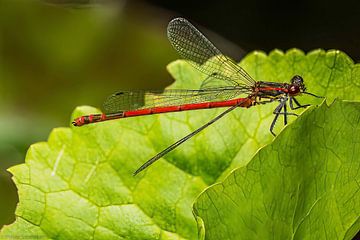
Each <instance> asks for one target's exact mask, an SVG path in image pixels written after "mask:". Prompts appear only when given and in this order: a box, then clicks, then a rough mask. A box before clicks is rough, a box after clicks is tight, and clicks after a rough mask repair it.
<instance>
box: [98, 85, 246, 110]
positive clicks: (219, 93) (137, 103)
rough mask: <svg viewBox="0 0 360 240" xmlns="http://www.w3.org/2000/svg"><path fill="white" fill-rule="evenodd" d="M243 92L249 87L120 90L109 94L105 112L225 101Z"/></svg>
mask: <svg viewBox="0 0 360 240" xmlns="http://www.w3.org/2000/svg"><path fill="white" fill-rule="evenodd" d="M242 93H246V94H248V93H249V89H248V88H242V87H237V88H234V87H228V88H217V89H207V90H201V89H200V90H182V89H169V90H165V91H163V92H148V91H119V92H116V93H114V94H112V95H111V96H109V97H108V98H107V99H106V100H105V102H104V104H103V111H104V112H105V113H117V112H120V111H128V110H136V109H144V108H152V107H166V106H178V105H183V104H191V103H199V102H206V101H224V100H229V99H232V98H235V97H236V96H238V95H240V94H242Z"/></svg>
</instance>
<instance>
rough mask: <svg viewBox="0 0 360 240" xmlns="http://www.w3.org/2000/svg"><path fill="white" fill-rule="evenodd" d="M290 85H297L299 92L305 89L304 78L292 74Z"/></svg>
mask: <svg viewBox="0 0 360 240" xmlns="http://www.w3.org/2000/svg"><path fill="white" fill-rule="evenodd" d="M291 85H293V86H294V87H298V89H299V90H300V91H301V92H304V91H305V90H306V87H305V84H304V79H303V78H302V77H301V76H299V75H295V76H293V78H292V79H291Z"/></svg>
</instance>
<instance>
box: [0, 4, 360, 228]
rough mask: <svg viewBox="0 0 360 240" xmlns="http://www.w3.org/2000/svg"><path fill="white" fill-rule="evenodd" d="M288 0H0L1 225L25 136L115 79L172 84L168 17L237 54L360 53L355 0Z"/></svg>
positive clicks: (122, 85)
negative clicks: (178, 19) (192, 26)
mask: <svg viewBox="0 0 360 240" xmlns="http://www.w3.org/2000/svg"><path fill="white" fill-rule="evenodd" d="M296 4H297V5H296V6H295V5H292V3H291V4H289V3H288V1H277V2H276V3H275V2H274V1H265V0H263V1H262V0H258V1H241V0H233V1H227V2H225V1H212V0H209V1H187V0H186V1H185V0H183V1H156V0H154V1H151V0H149V1H145V0H144V1H123V0H0V109H1V114H2V115H1V117H0V228H1V227H2V225H4V224H10V223H11V222H12V221H14V219H15V218H14V211H15V207H16V203H17V201H18V197H17V191H16V187H15V185H14V183H13V182H12V181H11V176H10V174H9V173H8V172H7V171H6V169H7V168H8V167H10V166H13V165H15V164H19V163H22V162H23V161H24V158H25V154H26V150H27V148H28V147H29V146H30V145H31V144H32V143H35V142H38V141H46V139H47V136H48V135H49V133H50V131H51V129H53V128H55V127H67V126H69V124H70V121H71V119H70V114H71V112H72V111H73V110H74V108H75V107H76V106H79V105H91V106H96V107H101V104H102V102H103V100H104V99H105V98H106V97H107V96H108V95H110V94H111V93H113V92H115V91H117V90H120V89H122V90H126V89H163V88H164V87H166V86H167V85H169V84H171V82H172V81H173V80H172V79H171V78H170V75H169V74H168V73H167V72H166V69H165V67H166V65H167V64H168V63H169V62H171V61H172V60H175V59H177V58H178V55H177V54H176V52H175V51H174V50H173V49H172V48H171V45H170V44H169V43H168V40H167V38H166V26H167V23H168V22H169V20H170V19H172V18H173V17H176V16H184V17H186V18H188V19H189V20H191V21H192V22H193V23H194V24H195V25H196V26H199V28H200V29H201V30H202V31H204V32H205V33H206V35H207V36H208V37H209V38H210V39H211V40H212V41H213V42H214V43H215V45H217V46H219V48H220V49H221V50H222V51H223V52H224V53H225V54H227V55H230V56H231V57H234V58H235V59H237V60H239V59H240V58H241V56H243V55H244V54H245V52H247V51H251V50H254V49H262V50H266V51H269V50H270V49H273V48H276V47H277V48H280V49H285V50H286V49H288V48H291V47H298V48H301V49H303V50H305V51H308V50H310V49H313V48H319V47H321V48H336V49H340V50H344V51H345V52H347V53H348V54H349V55H350V56H351V57H353V58H354V59H355V60H356V59H360V39H359V36H360V28H359V27H358V26H357V25H356V24H354V21H356V19H358V16H359V15H360V7H359V6H360V4H359V1H358V2H357V5H352V4H347V3H346V1H344V2H343V3H342V5H341V6H339V5H338V4H332V3H331V1H319V2H317V3H314V1H304V2H301V3H300V2H297V3H296ZM201 25H203V26H206V27H207V28H208V29H212V30H214V32H217V33H218V35H217V34H215V33H214V32H210V31H208V30H207V29H206V28H202V27H201ZM220 35H221V36H224V37H226V38H228V39H231V40H232V41H234V42H236V44H233V43H231V42H230V41H227V40H225V39H224V38H222V37H220ZM236 45H240V46H241V47H242V48H239V47H237V46H236ZM242 49H245V50H246V51H244V50H242Z"/></svg>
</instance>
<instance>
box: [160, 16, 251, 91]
mask: <svg viewBox="0 0 360 240" xmlns="http://www.w3.org/2000/svg"><path fill="white" fill-rule="evenodd" d="M167 35H168V38H169V41H170V42H171V44H172V46H173V47H174V48H175V50H176V51H177V52H178V53H179V54H180V56H181V57H183V58H184V59H186V60H189V62H190V63H191V64H192V65H193V66H194V67H195V68H197V69H198V70H199V71H201V72H203V73H205V74H206V75H208V76H209V77H211V78H215V79H218V80H222V82H223V83H222V86H239V85H244V84H245V85H247V86H253V85H254V84H255V80H254V79H253V78H252V77H251V76H250V75H249V74H248V73H247V72H246V71H245V70H244V69H243V68H241V67H240V66H239V65H237V64H236V63H235V62H234V61H233V60H232V59H231V58H229V57H226V56H224V55H223V54H222V53H221V52H220V51H219V50H218V49H217V48H216V47H215V46H214V45H213V44H212V43H211V42H210V41H209V40H208V39H207V38H206V37H205V36H204V35H203V34H202V33H201V32H200V31H199V30H197V29H196V28H195V27H194V26H193V25H192V24H191V23H190V22H189V21H188V20H186V19H184V18H175V19H173V20H171V21H170V22H169V25H168V27H167ZM208 84H209V85H212V86H214V84H213V83H209V82H208V83H206V84H205V85H204V84H203V85H204V86H202V88H206V85H208ZM216 84H217V85H218V84H219V81H218V83H216Z"/></svg>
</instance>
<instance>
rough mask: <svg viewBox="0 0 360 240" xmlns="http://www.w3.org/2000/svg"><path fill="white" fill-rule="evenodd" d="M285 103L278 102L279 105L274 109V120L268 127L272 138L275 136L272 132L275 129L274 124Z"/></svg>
mask: <svg viewBox="0 0 360 240" xmlns="http://www.w3.org/2000/svg"><path fill="white" fill-rule="evenodd" d="M285 103H286V101H283V100H282V101H280V104H279V105H278V106H277V107H276V108H275V110H274V112H273V114H275V117H274V120H273V121H272V122H271V125H270V132H271V134H272V135H274V137H275V136H276V134H275V133H274V132H273V130H274V127H275V123H276V121H277V119H278V117H279V115H280V112H281V109H282V108H283V107H284V104H285Z"/></svg>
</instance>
